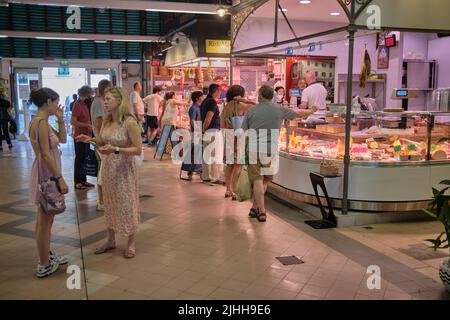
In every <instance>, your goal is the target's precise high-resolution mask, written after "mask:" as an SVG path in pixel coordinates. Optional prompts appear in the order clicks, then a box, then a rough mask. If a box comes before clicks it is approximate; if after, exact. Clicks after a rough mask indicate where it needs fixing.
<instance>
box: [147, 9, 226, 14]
mask: <svg viewBox="0 0 450 320" xmlns="http://www.w3.org/2000/svg"><path fill="white" fill-rule="evenodd" d="M145 11H150V12H175V13H193V14H217V12H216V11H190V10H175V9H145Z"/></svg>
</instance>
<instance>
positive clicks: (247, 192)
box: [234, 166, 252, 201]
mask: <svg viewBox="0 0 450 320" xmlns="http://www.w3.org/2000/svg"><path fill="white" fill-rule="evenodd" d="M234 192H235V193H236V195H237V199H238V200H239V201H245V200H249V199H251V197H252V185H251V183H250V180H249V178H248V167H247V166H243V167H242V169H241V172H240V173H239V177H238V179H237V180H236V184H235V186H234Z"/></svg>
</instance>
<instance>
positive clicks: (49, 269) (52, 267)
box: [36, 260, 59, 278]
mask: <svg viewBox="0 0 450 320" xmlns="http://www.w3.org/2000/svg"><path fill="white" fill-rule="evenodd" d="M58 269H59V264H58V263H57V262H56V261H54V260H50V264H49V265H48V266H43V265H41V264H38V266H37V271H36V277H38V278H44V277H47V276H49V275H51V274H52V273H55V272H56V271H58Z"/></svg>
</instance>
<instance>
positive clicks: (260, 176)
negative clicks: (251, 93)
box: [242, 85, 317, 222]
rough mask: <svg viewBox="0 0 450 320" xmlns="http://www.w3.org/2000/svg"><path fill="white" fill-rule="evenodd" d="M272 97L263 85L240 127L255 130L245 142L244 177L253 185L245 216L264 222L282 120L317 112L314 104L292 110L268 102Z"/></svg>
mask: <svg viewBox="0 0 450 320" xmlns="http://www.w3.org/2000/svg"><path fill="white" fill-rule="evenodd" d="M273 96H274V91H273V88H272V87H270V86H268V85H263V86H262V87H261V88H260V89H259V91H258V101H259V103H258V104H257V105H256V106H254V107H253V108H251V109H249V110H248V112H247V113H246V114H245V117H244V121H243V123H242V129H244V130H255V134H253V135H252V134H249V143H248V151H249V153H248V155H249V165H248V176H249V180H250V182H251V184H252V186H253V206H252V208H251V210H250V213H249V216H250V217H251V218H257V219H258V221H260V222H265V221H266V207H265V204H264V194H265V192H266V190H267V185H268V182H269V181H271V180H272V179H273V175H274V174H276V171H277V169H278V166H277V164H278V163H277V160H278V157H277V152H278V148H277V143H278V134H279V130H280V126H281V123H282V121H283V120H293V119H295V118H302V117H307V116H309V115H310V114H312V113H314V112H315V111H317V109H316V108H315V107H313V108H312V109H308V110H299V111H294V110H292V109H289V108H287V107H284V106H281V105H277V104H274V103H272V100H273ZM263 148H265V149H263Z"/></svg>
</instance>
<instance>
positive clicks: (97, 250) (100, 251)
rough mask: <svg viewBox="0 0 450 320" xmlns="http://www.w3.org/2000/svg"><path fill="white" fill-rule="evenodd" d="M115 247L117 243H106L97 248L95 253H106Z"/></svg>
mask: <svg viewBox="0 0 450 320" xmlns="http://www.w3.org/2000/svg"><path fill="white" fill-rule="evenodd" d="M115 248H116V246H115V245H113V246H108V245H106V244H105V245H103V246H101V247H100V248H97V249H95V251H94V254H102V253H105V252H107V251H110V250H114V249H115Z"/></svg>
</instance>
